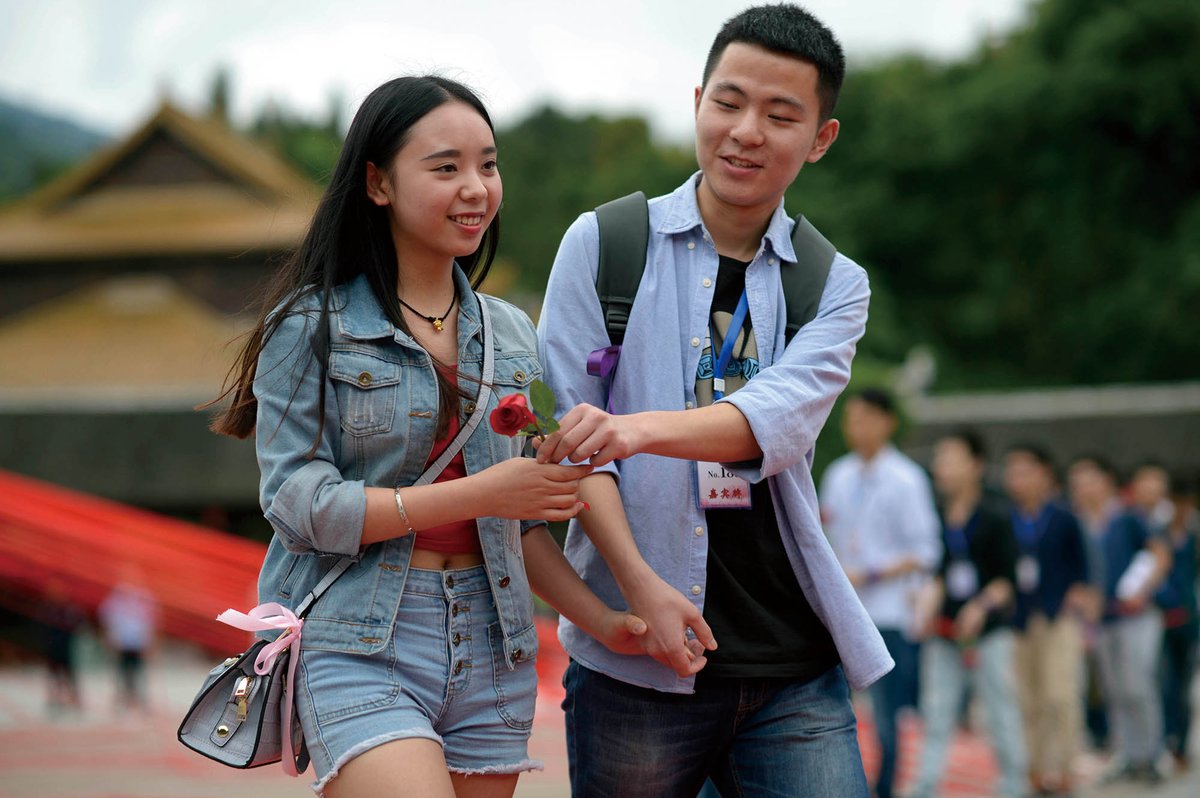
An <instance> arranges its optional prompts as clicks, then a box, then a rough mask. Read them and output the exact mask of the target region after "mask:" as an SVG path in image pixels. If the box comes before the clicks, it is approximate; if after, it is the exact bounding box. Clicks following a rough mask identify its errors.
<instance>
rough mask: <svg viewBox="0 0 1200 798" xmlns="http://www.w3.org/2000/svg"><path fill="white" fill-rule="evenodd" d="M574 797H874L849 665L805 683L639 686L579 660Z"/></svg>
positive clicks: (566, 682)
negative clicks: (692, 688)
mask: <svg viewBox="0 0 1200 798" xmlns="http://www.w3.org/2000/svg"><path fill="white" fill-rule="evenodd" d="M563 686H564V687H566V690H567V696H566V698H565V699H564V700H563V710H564V711H565V712H566V721H567V755H568V757H569V759H570V772H571V795H572V796H573V798H642V797H643V796H644V797H645V798H675V797H676V796H678V798H695V796H696V794H697V792H699V791H700V788H701V786H702V785H703V784H704V782H705V779H706V778H709V777H711V778H712V780H713V782H714V784H715V785H716V788H717V789H718V790H720V793H721V795H722V796H723V798H741V796H755V797H756V798H757V797H758V796H762V797H763V798H771V797H774V798H804V797H805V796H811V798H828V796H838V797H839V798H866V796H867V780H866V776H865V774H864V773H863V767H862V757H861V755H860V754H859V750H858V737H857V733H856V725H857V724H856V721H855V717H854V711H853V708H852V707H851V705H850V689H849V686H848V685H847V684H846V678H845V676H844V675H843V674H842V669H841V667H840V666H839V667H836V668H832V669H830V670H828V671H826V672H825V673H824V674H822V675H821V676H818V677H816V678H815V679H813V680H811V681H808V682H803V683H797V682H792V681H787V680H783V679H709V680H703V679H701V680H700V681H699V682H698V684H697V689H696V692H695V694H693V695H681V694H678V693H661V692H658V691H656V690H650V689H647V688H643V687H635V686H633V685H630V684H626V683H624V682H621V681H617V680H616V679H612V678H610V677H608V676H605V675H603V674H600V673H596V672H595V671H591V670H588V669H587V668H585V667H583V666H582V665H580V664H579V663H577V662H574V661H572V662H571V664H570V666H568V668H567V672H566V674H565V675H564V676H563Z"/></svg>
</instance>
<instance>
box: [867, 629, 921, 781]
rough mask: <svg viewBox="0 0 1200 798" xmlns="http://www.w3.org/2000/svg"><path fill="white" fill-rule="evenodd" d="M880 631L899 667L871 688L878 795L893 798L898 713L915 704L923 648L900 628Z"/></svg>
mask: <svg viewBox="0 0 1200 798" xmlns="http://www.w3.org/2000/svg"><path fill="white" fill-rule="evenodd" d="M879 634H880V635H881V636H882V637H883V642H884V644H885V645H886V646H887V650H888V653H889V654H891V655H892V659H894V660H895V661H896V667H895V668H893V669H892V670H891V672H890V673H888V674H887V675H885V676H884V677H883V678H882V679H880V680H879V681H877V682H875V684H873V685H871V687H870V689H869V692H870V695H871V710H872V715H873V716H874V718H875V730H876V734H877V735H878V736H879V778H878V779H876V780H875V794H876V796H878V798H892V787H893V786H894V785H893V782H894V781H895V779H896V752H897V749H898V743H899V741H898V739H897V737H898V734H897V731H896V713H897V712H899V711H900V708H901V707H904V706H911V705H912V701H913V697H914V696H913V693H914V692H915V691H914V690H913V688H912V683H913V682H914V681H915V680H916V677H917V654H918V651H919V648H918V646H917V644H916V643H913V642H912V641H910V640H909V639H908V638H907V637H905V636H904V634H903V633H902V632H900V631H898V630H896V629H880V630H879Z"/></svg>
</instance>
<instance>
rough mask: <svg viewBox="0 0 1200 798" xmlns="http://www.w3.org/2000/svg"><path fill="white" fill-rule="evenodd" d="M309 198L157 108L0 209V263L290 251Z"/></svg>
mask: <svg viewBox="0 0 1200 798" xmlns="http://www.w3.org/2000/svg"><path fill="white" fill-rule="evenodd" d="M318 198H319V188H318V187H317V186H316V185H314V184H313V183H312V182H310V181H309V180H307V179H306V178H305V177H303V176H301V175H300V174H298V173H297V172H296V171H295V170H293V169H292V168H291V167H290V166H288V165H287V164H285V163H284V162H283V161H282V160H280V159H279V158H278V157H277V156H276V155H275V154H273V153H272V152H270V151H268V150H266V149H263V148H262V147H260V146H258V145H256V144H254V143H253V142H251V141H249V140H247V139H245V138H243V137H241V136H239V135H238V134H236V133H234V132H233V131H231V130H230V129H229V128H228V127H227V126H226V125H225V124H224V123H223V122H220V121H218V120H215V119H209V118H198V117H194V116H191V115H189V114H186V113H184V112H183V111H181V110H179V109H178V108H176V107H175V106H173V105H171V104H170V103H168V102H164V103H163V104H162V105H161V106H160V107H159V109H158V111H157V112H156V113H155V114H154V115H153V116H152V117H151V118H150V119H149V120H148V121H147V122H146V123H145V124H143V125H142V126H141V127H140V128H139V129H138V130H136V131H135V132H134V133H133V134H132V135H130V136H129V137H127V138H126V139H124V140H123V141H120V142H118V143H116V144H114V145H113V146H111V147H108V148H106V149H104V150H102V151H100V152H98V153H97V154H95V155H94V156H92V157H91V158H89V159H88V160H86V161H85V162H84V163H82V164H80V165H79V166H78V167H76V168H75V169H73V170H71V171H70V172H68V173H66V174H64V175H63V176H61V177H60V178H59V179H57V180H55V181H53V182H52V183H50V184H48V185H46V186H45V187H43V188H42V189H40V190H38V191H35V192H33V193H32V194H30V195H28V196H26V197H25V198H23V199H21V200H18V201H17V202H15V203H14V204H12V205H10V206H8V207H6V208H4V209H0V263H3V262H6V261H7V262H21V261H43V260H91V259H98V258H114V257H122V256H155V255H168V256H180V255H196V254H220V253H230V254H236V253H241V252H245V251H248V250H279V249H290V248H293V247H295V246H297V245H298V244H299V242H300V240H301V238H302V237H303V235H304V230H305V228H306V225H307V224H308V221H309V219H310V218H311V216H312V212H313V210H314V208H315V207H316V202H317V199H318Z"/></svg>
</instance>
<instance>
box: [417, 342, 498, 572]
mask: <svg viewBox="0 0 1200 798" xmlns="http://www.w3.org/2000/svg"><path fill="white" fill-rule="evenodd" d="M447 370H449V371H450V373H451V374H454V373H455V372H456V371H457V370H458V366H457V364H455V365H453V366H449V367H447ZM460 427H461V424H460V423H459V420H458V415H457V414H456V415H454V416H453V417H452V418H451V419H450V425H449V427H448V429H447V430H446V435H445V437H442V438H439V439H438V440H437V441H435V442H434V444H433V451H432V452H431V453H430V455H429V460H428V461H427V462H426V463H425V467H426V468H428V467H429V466H430V465H432V464H433V461H434V460H437V459H438V457H440V456H441V454H442V452H444V451H446V447H447V446H449V445H450V442H451V441H453V440H454V436H455V435H457V434H458V430H459V428H460ZM466 475H467V464H466V462H465V461H464V460H463V453H462V452H461V451H460V452H459V453H458V454H456V455H455V456H454V459H453V460H451V461H450V463H449V465H447V466H446V468H445V470H444V471H442V473H440V474H438V476H437V479H435V480H433V481H434V483H438V482H449V481H450V480H452V479H459V478H461V477H465V476H466ZM415 545H416V547H417V548H418V549H428V550H429V551H436V552H440V553H442V554H482V553H483V547H482V546H481V545H480V543H479V528H478V527H477V526H476V525H475V519H473V518H472V519H468V520H466V521H455V522H454V523H452V524H443V525H442V526H435V527H431V528H429V529H421V530H418V531H417V540H416V544H415Z"/></svg>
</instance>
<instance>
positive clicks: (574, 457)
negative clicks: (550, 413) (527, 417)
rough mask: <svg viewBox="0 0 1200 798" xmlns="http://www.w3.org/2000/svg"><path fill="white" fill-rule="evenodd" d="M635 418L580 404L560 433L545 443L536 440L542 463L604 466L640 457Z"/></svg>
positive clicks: (562, 422) (565, 418)
mask: <svg viewBox="0 0 1200 798" xmlns="http://www.w3.org/2000/svg"><path fill="white" fill-rule="evenodd" d="M631 418H632V417H631V416H614V415H611V414H609V413H605V412H604V411H603V410H601V409H600V408H598V407H592V406H591V405H588V404H581V405H576V406H575V407H573V408H571V409H570V410H569V411H567V414H566V415H564V416H563V417H562V418H561V419H560V420H559V422H558V425H559V426H558V430H556V431H555V432H553V433H551V434H550V435H548V436H546V440H544V441H534V446H535V447H536V448H537V459H538V462H539V463H558V462H561V461H562V460H563V459H564V458H565V459H567V460H570V461H571V462H572V463H582V462H583V461H584V460H587V459H588V458H591V461H592V465H594V466H602V465H604V464H606V463H611V462H612V461H613V460H623V459H625V458H627V457H630V456H632V455H635V454H637V451H638V450H637V447H636V441H635V440H634V434H633V424H632V423H631V422H630V419H631Z"/></svg>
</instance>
